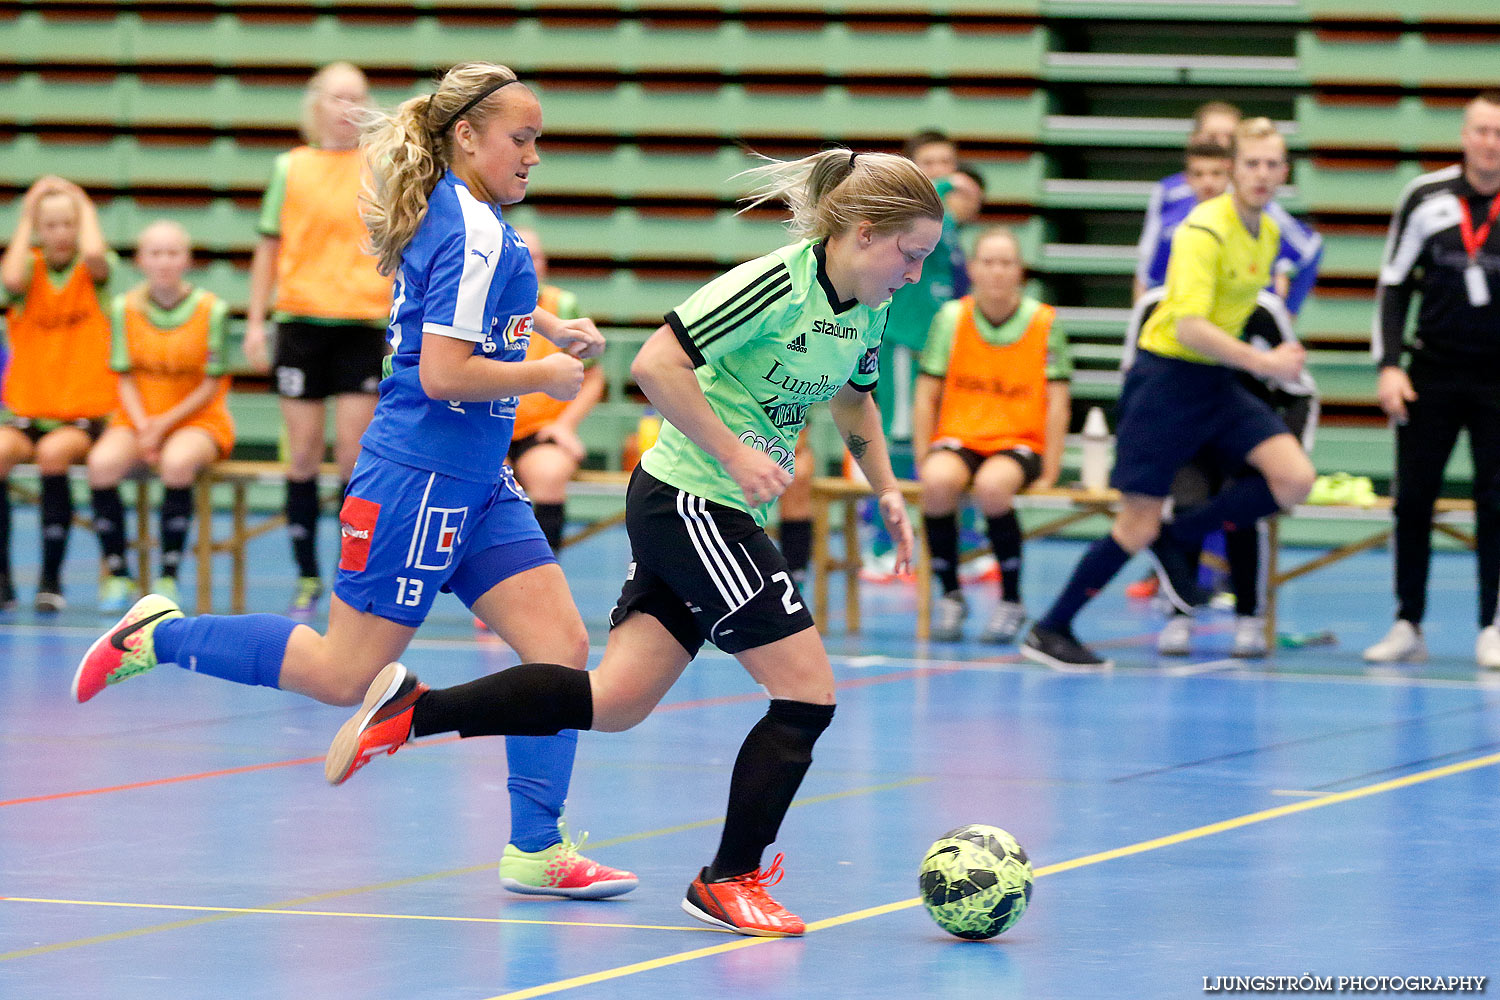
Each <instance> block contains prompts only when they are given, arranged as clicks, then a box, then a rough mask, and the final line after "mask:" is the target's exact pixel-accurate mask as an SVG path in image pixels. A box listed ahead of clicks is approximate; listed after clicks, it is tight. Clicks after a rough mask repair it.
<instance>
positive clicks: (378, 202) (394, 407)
mask: <svg viewBox="0 0 1500 1000" xmlns="http://www.w3.org/2000/svg"><path fill="white" fill-rule="evenodd" d="M541 128H542V114H541V106H540V104H539V103H538V101H537V98H536V96H535V94H533V93H532V91H531V90H530V89H529V88H527V87H526V86H525V85H524V84H521V83H520V82H519V81H518V80H517V79H516V76H515V74H514V73H513V72H511V71H510V70H509V69H507V68H505V67H503V66H496V65H492V64H488V63H467V64H464V65H461V66H456V67H454V68H453V69H452V70H450V71H449V72H448V73H447V75H446V76H444V78H443V80H442V82H441V83H440V84H439V86H438V89H437V92H436V93H434V94H432V95H430V96H423V97H417V98H413V99H411V100H409V101H407V102H405V103H404V104H402V105H401V107H400V108H399V109H398V110H397V112H396V113H395V115H393V116H390V117H388V118H385V119H383V120H382V121H380V122H379V124H377V125H375V126H374V127H373V128H372V129H371V130H370V131H368V132H367V134H366V136H365V138H364V142H363V145H364V147H365V152H366V155H367V157H368V159H369V161H370V164H371V169H372V172H373V191H372V196H371V198H370V199H369V202H368V203H367V204H366V206H365V210H364V215H365V222H366V225H367V226H368V227H369V229H370V234H371V238H372V244H373V247H374V250H375V252H376V254H378V256H379V257H380V267H381V270H382V271H384V272H386V273H391V272H394V273H395V286H394V289H393V293H392V295H393V302H392V307H391V321H390V327H389V330H388V332H387V338H388V340H389V341H390V344H391V349H392V354H391V357H390V358H389V359H388V365H389V367H388V370H387V373H386V376H385V378H384V379H383V380H382V382H381V384H380V400H379V403H378V404H377V407H376V411H375V418H374V420H373V421H372V422H371V424H370V428H369V430H368V431H366V433H365V435H364V437H363V439H362V440H361V453H360V457H359V460H358V462H357V463H356V465H355V468H354V474H353V476H352V477H351V479H350V482H349V489H348V493H347V494H346V496H345V499H344V506H343V510H342V512H341V513H340V515H339V519H340V522H341V528H342V545H341V549H340V559H339V573H338V581H337V583H336V584H335V586H334V600H333V601H332V604H331V606H330V608H329V617H328V631H327V634H326V635H320V634H319V633H318V632H316V631H314V630H313V629H312V628H310V627H308V626H306V625H298V624H297V623H296V622H294V621H292V620H291V619H289V618H285V617H282V616H280V615H269V614H257V615H238V616H233V617H223V616H216V615H203V616H200V617H197V618H184V617H183V615H182V611H181V610H180V609H179V608H178V607H177V605H176V604H175V603H173V602H172V601H171V600H169V599H168V598H165V597H162V596H161V595H157V594H149V595H147V596H146V597H143V598H141V600H140V601H138V602H137V603H136V604H135V606H134V607H132V608H131V609H130V610H129V611H128V612H127V613H126V615H125V617H124V618H123V619H121V620H120V622H119V623H118V624H117V625H115V626H114V627H113V628H112V629H110V630H109V631H108V632H106V633H105V634H104V635H103V636H101V637H100V638H99V639H98V640H97V641H95V643H94V644H93V645H92V646H91V647H90V648H89V651H88V653H87V654H85V656H84V658H83V662H82V663H81V664H80V665H79V667H78V671H77V674H76V676H75V677H74V680H73V693H74V697H75V698H76V699H77V700H78V701H80V702H83V701H87V700H88V699H90V698H92V697H93V696H94V695H96V694H98V693H99V691H101V690H102V689H103V688H104V687H105V686H106V685H107V684H113V683H117V682H118V681H121V680H124V679H125V678H127V677H131V676H133V675H135V674H138V673H142V672H144V671H146V670H149V669H151V668H152V667H154V666H156V665H157V664H158V663H176V664H178V665H179V666H181V667H184V668H186V669H189V670H194V671H196V672H198V673H204V674H210V675H212V676H215V677H222V678H224V679H226V680H231V681H235V682H237V683H241V684H260V685H264V686H266V687H279V688H282V689H284V690H288V691H297V692H299V693H301V694H306V695H308V696H310V697H313V698H317V699H318V700H320V701H325V702H329V703H332V704H343V705H352V704H355V703H356V702H358V701H359V700H360V698H361V697H362V696H363V694H364V692H365V689H366V688H367V687H368V686H369V684H370V682H371V680H372V679H373V678H374V677H375V675H376V674H377V673H379V672H380V670H381V668H382V667H384V666H385V665H386V664H387V663H390V662H391V661H392V660H395V659H397V658H398V657H400V655H401V654H402V652H403V651H404V650H405V649H406V647H407V644H408V643H409V642H410V641H411V638H412V636H413V634H414V633H415V632H416V629H417V626H418V625H420V624H421V622H422V621H423V619H425V618H426V616H427V613H428V611H429V609H430V608H431V607H432V601H433V599H434V598H435V597H436V596H437V594H438V592H439V591H440V590H444V589H447V590H451V591H452V592H453V593H455V594H457V595H458V597H459V598H460V599H461V600H462V601H463V602H464V604H465V605H467V606H469V607H470V608H472V609H473V611H474V612H475V614H477V615H478V616H479V617H480V618H481V619H483V620H484V622H485V623H486V624H487V625H488V626H489V627H490V628H492V629H493V630H494V631H495V632H496V633H497V634H498V635H500V636H501V638H503V639H505V640H506V641H507V642H508V643H509V644H510V645H511V647H512V648H514V649H515V650H516V652H517V654H518V655H520V656H521V657H522V659H523V660H526V661H533V660H542V661H546V662H553V663H562V664H566V665H568V666H571V667H574V668H577V669H580V670H581V669H582V668H583V667H584V665H585V662H586V660H587V657H588V633H587V631H586V630H585V629H584V626H583V621H582V619H581V618H580V616H579V614H578V609H577V607H576V606H575V605H574V604H573V599H572V596H571V595H570V594H569V592H568V586H567V582H566V581H565V580H564V578H563V575H562V570H561V569H560V568H559V567H558V565H557V560H556V558H555V557H554V556H553V554H552V550H551V548H550V547H549V546H548V545H547V541H546V539H545V537H544V536H543V535H542V531H541V528H540V527H538V525H537V521H536V518H535V516H534V515H533V514H532V511H531V507H530V505H529V504H528V503H527V501H526V499H525V496H524V494H523V493H522V492H521V490H520V488H519V487H517V486H516V484H515V480H514V479H513V478H512V476H511V471H510V469H509V468H508V467H506V465H505V464H504V463H505V453H506V449H507V448H508V447H509V445H510V439H511V430H512V426H513V423H514V419H515V410H516V397H517V396H518V395H519V394H521V393H526V392H537V391H541V392H546V393H547V394H548V395H551V396H554V397H556V398H559V399H571V398H572V397H573V396H575V395H576V394H577V393H578V391H579V388H580V386H581V385H582V384H583V364H582V362H581V361H580V359H581V358H586V357H593V356H595V355H597V354H599V353H600V352H601V351H602V350H603V349H604V338H603V337H602V336H601V335H600V334H599V331H598V330H597V328H595V326H594V324H593V322H592V321H591V320H588V319H575V320H566V321H564V320H560V319H558V318H557V317H556V316H553V315H552V314H550V313H547V312H545V311H542V310H538V309H537V308H536V302H537V278H536V271H535V269H534V268H533V267H532V264H531V257H530V255H529V254H528V252H527V250H526V246H525V244H524V243H523V242H522V241H521V239H520V237H519V236H517V235H516V232H515V230H514V229H512V228H511V227H510V225H509V224H508V223H506V222H505V221H504V219H503V218H502V215H501V210H500V209H501V206H503V205H513V204H515V203H517V202H519V201H520V200H521V199H522V198H524V197H525V195H526V185H527V182H528V179H529V176H528V175H529V172H530V170H531V168H532V167H534V166H536V164H537V163H538V162H539V157H538V155H537V150H536V140H537V136H538V134H539V133H540V132H541ZM533 330H535V331H536V332H539V333H541V334H542V335H543V336H545V337H547V339H549V340H551V341H553V342H554V343H556V344H557V345H558V346H559V347H561V348H563V350H562V351H560V352H558V353H557V354H554V355H551V356H549V357H547V358H544V359H542V360H540V361H531V362H528V361H525V360H524V358H525V356H526V345H527V343H528V339H529V337H530V335H531V334H532V332H533ZM497 362H504V363H497ZM539 608H545V609H547V613H546V614H545V615H538V614H537V613H536V612H537V609H539ZM577 736H578V734H577V733H576V732H574V731H568V732H563V733H559V734H558V735H556V736H547V737H513V738H511V739H508V740H507V742H506V754H507V758H508V760H509V762H510V768H511V780H510V791H511V824H512V840H511V843H510V844H509V845H507V847H506V849H505V856H504V858H503V859H502V860H501V863H500V879H501V884H502V885H504V886H505V887H506V888H508V889H511V890H512V891H515V892H522V893H528V894H537V895H558V896H570V897H575V898H601V897H605V896H614V895H618V894H620V893H623V892H628V891H630V890H631V889H633V888H635V885H636V878H635V876H634V875H632V874H631V873H629V872H624V871H618V870H615V869H612V868H609V867H608V866H606V865H601V864H598V863H597V862H593V861H590V860H589V859H587V858H584V857H583V856H582V855H580V854H578V852H577V850H576V848H577V846H578V845H577V844H575V843H573V842H571V841H570V840H569V839H568V838H567V837H566V836H565V835H563V834H562V833H561V832H560V830H559V820H560V818H561V814H562V806H563V800H564V799H565V798H566V795H567V789H568V783H569V779H570V777H571V774H572V767H573V755H574V750H575V747H576V744H577Z"/></svg>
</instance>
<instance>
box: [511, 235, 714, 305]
mask: <svg viewBox="0 0 1500 1000" xmlns="http://www.w3.org/2000/svg"><path fill="white" fill-rule="evenodd" d="M538 224H539V225H540V227H541V229H542V232H543V234H544V237H543V238H544V239H545V233H546V231H547V227H548V225H549V223H548V222H547V220H546V219H545V218H544V219H541V220H539V223H538ZM709 276H711V275H709V274H705V275H703V276H702V277H697V278H693V277H653V276H647V275H643V274H640V273H637V272H636V271H633V270H630V269H628V268H616V269H613V270H611V271H610V272H609V273H608V274H607V275H605V276H590V275H579V274H569V273H566V272H560V271H558V270H556V269H554V270H553V272H552V275H551V280H552V282H553V283H555V284H557V285H560V286H562V287H564V288H566V289H568V291H570V292H573V293H574V294H576V295H577V296H578V301H579V305H580V306H581V308H582V309H583V312H584V315H586V316H591V317H593V318H594V320H595V321H596V322H599V323H600V324H601V325H604V324H608V325H611V326H637V327H649V328H650V329H653V330H654V329H656V327H658V326H660V325H661V322H662V317H663V316H664V315H666V313H667V310H669V309H672V308H673V307H675V306H677V305H678V304H679V303H681V302H682V301H684V300H685V299H686V298H687V297H688V296H689V295H691V294H693V292H695V291H697V289H698V288H699V286H701V285H702V284H703V281H704V278H706V277H709Z"/></svg>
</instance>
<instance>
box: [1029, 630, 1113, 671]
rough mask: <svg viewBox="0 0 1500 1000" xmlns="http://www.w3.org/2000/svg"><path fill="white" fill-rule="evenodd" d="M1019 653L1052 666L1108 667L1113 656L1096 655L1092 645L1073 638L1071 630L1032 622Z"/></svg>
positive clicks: (1092, 668) (1074, 667)
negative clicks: (1054, 629) (1052, 627)
mask: <svg viewBox="0 0 1500 1000" xmlns="http://www.w3.org/2000/svg"><path fill="white" fill-rule="evenodd" d="M1021 655H1022V656H1024V657H1026V659H1028V660H1031V661H1032V662H1034V663H1040V664H1042V665H1044V666H1048V667H1051V668H1052V669H1053V670H1064V671H1068V670H1079V671H1082V670H1111V669H1113V668H1114V665H1115V661H1114V660H1105V659H1102V658H1100V657H1099V655H1098V654H1097V653H1095V652H1094V651H1093V650H1092V649H1089V648H1088V647H1087V646H1085V645H1084V644H1083V643H1081V642H1079V641H1078V640H1077V639H1076V638H1074V636H1073V633H1072V632H1054V631H1053V630H1052V629H1050V628H1043V627H1042V626H1040V625H1033V626H1032V627H1031V632H1030V634H1028V635H1027V636H1026V639H1025V641H1024V642H1022V643H1021Z"/></svg>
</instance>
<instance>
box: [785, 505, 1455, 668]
mask: <svg viewBox="0 0 1500 1000" xmlns="http://www.w3.org/2000/svg"><path fill="white" fill-rule="evenodd" d="M900 485H901V495H902V496H903V497H904V498H905V499H906V502H907V503H908V504H909V505H915V504H917V503H918V502H919V501H920V499H921V486H920V484H918V483H916V482H913V481H911V480H903V481H902V482H901V484H900ZM869 495H870V488H869V487H868V486H867V485H865V484H864V483H862V482H856V481H854V480H851V479H842V478H839V477H817V478H814V479H813V484H812V507H813V555H812V570H813V617H814V619H815V620H817V621H818V622H820V623H826V622H827V620H828V580H829V574H832V573H837V572H842V573H843V574H844V623H845V628H847V629H848V631H849V633H850V634H851V635H858V634H859V631H860V624H861V623H860V604H859V584H860V580H859V570H860V562H861V560H860V551H859V513H858V510H857V507H856V504H855V501H857V500H860V499H862V498H864V497H867V496H869ZM1118 502H1119V493H1118V492H1117V491H1116V490H1113V489H1108V490H1085V489H1083V488H1081V487H1067V486H1063V487H1052V488H1048V489H1040V490H1029V491H1027V492H1025V493H1022V494H1020V495H1019V496H1017V497H1016V507H1017V509H1021V510H1026V509H1038V508H1041V509H1048V510H1053V511H1056V512H1057V516H1055V517H1052V518H1050V519H1048V520H1046V521H1044V522H1042V523H1041V524H1037V525H1034V526H1033V527H1031V528H1030V529H1028V530H1027V531H1026V532H1025V533H1024V535H1023V537H1024V538H1025V539H1027V540H1030V539H1033V538H1045V537H1047V536H1049V535H1055V534H1057V533H1058V532H1060V531H1063V530H1065V529H1066V528H1069V527H1071V526H1072V525H1074V524H1077V523H1078V522H1080V521H1083V520H1085V519H1087V518H1090V517H1094V516H1096V515H1113V513H1114V512H1115V510H1116V508H1117V506H1118ZM837 503H842V504H843V505H844V510H843V529H842V533H843V537H844V547H843V552H842V554H840V555H835V554H833V553H832V552H830V550H829V538H830V536H831V534H832V520H833V519H832V508H833V505H834V504H837ZM1473 515H1474V502H1473V501H1472V500H1464V499H1458V498H1443V499H1440V500H1438V502H1437V507H1436V510H1435V513H1434V518H1433V525H1432V527H1433V530H1434V531H1437V532H1439V533H1441V534H1444V535H1447V536H1449V537H1451V538H1454V539H1457V540H1458V541H1459V542H1461V543H1463V544H1464V545H1466V546H1468V547H1469V548H1471V549H1472V548H1473V547H1474V538H1473V535H1472V534H1470V533H1468V532H1466V531H1464V530H1462V529H1461V528H1458V527H1456V526H1455V524H1454V522H1455V521H1463V520H1465V519H1470V520H1472V518H1473ZM1286 517H1295V518H1320V519H1327V520H1354V521H1377V522H1382V523H1381V525H1380V527H1379V528H1377V529H1375V530H1373V531H1371V532H1370V533H1369V534H1368V535H1364V536H1362V537H1360V538H1359V539H1357V540H1355V541H1352V542H1348V543H1346V544H1343V545H1338V546H1335V547H1333V548H1331V549H1329V550H1327V551H1326V552H1323V553H1322V554H1320V555H1318V556H1316V557H1314V558H1311V559H1308V560H1306V561H1304V562H1302V563H1299V564H1298V565H1296V566H1294V567H1292V568H1290V569H1282V568H1281V564H1280V548H1281V522H1282V521H1283V520H1284V519H1285V518H1286ZM1390 520H1391V500H1390V498H1389V497H1382V498H1380V499H1379V500H1378V501H1377V502H1376V503H1375V504H1373V505H1371V506H1368V507H1356V506H1352V505H1343V504H1300V505H1299V506H1297V507H1295V508H1294V509H1293V510H1292V511H1291V512H1290V513H1288V514H1285V515H1282V516H1280V517H1273V518H1271V519H1270V520H1269V522H1268V532H1269V538H1268V543H1269V544H1268V548H1269V550H1270V554H1269V556H1268V559H1267V565H1266V567H1265V572H1266V601H1265V608H1264V609H1263V612H1264V617H1265V621H1266V641H1267V644H1268V646H1270V647H1271V648H1274V647H1275V639H1276V620H1277V615H1278V612H1279V610H1280V609H1279V606H1278V602H1277V594H1278V591H1279V590H1280V588H1281V587H1282V585H1283V584H1286V583H1288V582H1290V581H1292V580H1295V579H1298V578H1299V577H1302V576H1306V575H1307V574H1308V573H1312V572H1314V571H1316V570H1319V569H1322V568H1324V567H1326V566H1331V565H1333V564H1334V563H1337V562H1341V561H1343V560H1345V559H1348V558H1349V557H1350V556H1353V555H1357V554H1358V553H1360V552H1365V551H1367V550H1369V549H1372V548H1375V547H1377V546H1379V545H1383V544H1384V543H1385V542H1386V541H1387V540H1389V539H1390V537H1391V535H1392V533H1393V532H1394V528H1393V527H1392V526H1391V525H1390ZM912 527H913V530H914V531H915V532H916V535H917V538H916V552H915V554H914V559H913V571H914V576H915V581H914V582H915V586H916V591H917V630H916V634H917V638H918V639H926V638H928V637H929V635H930V634H931V627H932V563H931V559H930V557H929V555H928V553H927V546H926V544H925V541H924V539H923V537H922V529H921V520H920V516H918V517H914V518H913V519H912Z"/></svg>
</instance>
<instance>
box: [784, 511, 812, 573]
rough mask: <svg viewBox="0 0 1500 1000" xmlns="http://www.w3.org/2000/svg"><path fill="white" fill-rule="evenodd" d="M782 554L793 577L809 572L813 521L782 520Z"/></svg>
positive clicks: (801, 519)
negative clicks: (808, 564)
mask: <svg viewBox="0 0 1500 1000" xmlns="http://www.w3.org/2000/svg"><path fill="white" fill-rule="evenodd" d="M781 554H782V555H783V556H785V557H786V567H787V569H789V570H791V572H792V575H793V576H797V575H798V574H805V573H806V572H807V563H808V560H809V559H811V558H812V521H809V520H807V519H805V518H796V519H793V520H788V519H787V518H782V519H781Z"/></svg>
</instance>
